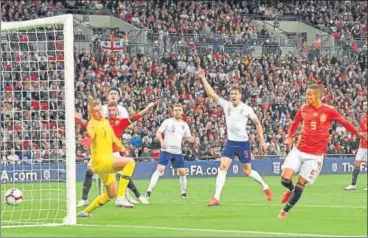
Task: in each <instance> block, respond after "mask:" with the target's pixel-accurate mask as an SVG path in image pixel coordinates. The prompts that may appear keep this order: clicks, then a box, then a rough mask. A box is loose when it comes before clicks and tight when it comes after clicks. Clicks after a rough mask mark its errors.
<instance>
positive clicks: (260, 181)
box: [249, 169, 268, 190]
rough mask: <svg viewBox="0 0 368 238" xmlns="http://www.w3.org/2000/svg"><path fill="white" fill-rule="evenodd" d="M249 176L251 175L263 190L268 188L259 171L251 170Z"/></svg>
mask: <svg viewBox="0 0 368 238" xmlns="http://www.w3.org/2000/svg"><path fill="white" fill-rule="evenodd" d="M249 177H252V178H253V179H254V180H255V181H256V182H257V183H259V184H261V185H262V188H263V190H266V189H268V185H267V183H265V181H264V180H263V179H262V177H261V175H259V173H258V172H257V171H255V170H253V169H252V170H251V171H250V174H249Z"/></svg>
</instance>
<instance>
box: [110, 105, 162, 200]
mask: <svg viewBox="0 0 368 238" xmlns="http://www.w3.org/2000/svg"><path fill="white" fill-rule="evenodd" d="M159 102H160V101H159V100H158V101H156V102H155V103H153V102H151V103H149V104H148V106H147V107H146V108H145V109H143V110H142V111H140V112H138V113H137V114H134V115H133V116H132V117H131V118H118V117H117V114H118V107H117V104H116V103H115V102H111V103H109V104H108V115H109V118H108V119H109V123H110V125H111V127H112V129H113V131H114V133H115V136H116V137H117V138H121V136H122V135H123V133H124V131H125V129H126V128H127V127H128V126H130V125H131V124H132V123H133V122H135V121H137V120H139V119H141V118H142V117H143V116H144V115H145V114H147V113H148V112H149V111H150V110H151V109H152V108H154V107H155V106H156V105H157V104H158V103H159ZM113 152H114V154H117V155H119V150H118V148H117V147H116V145H115V144H114V145H113ZM128 188H129V189H130V190H132V191H133V193H134V195H135V196H136V197H137V198H138V199H139V200H140V201H141V202H142V203H143V204H148V201H147V198H146V197H144V196H142V195H141V194H140V192H139V191H138V189H137V187H136V186H135V184H134V183H133V180H131V179H130V181H129V183H128ZM120 191H122V190H119V194H118V198H117V200H116V206H118V207H120V206H123V207H124V203H127V202H129V199H128V201H124V200H125V199H126V196H125V194H124V193H122V194H121V193H120ZM132 205H133V204H132Z"/></svg>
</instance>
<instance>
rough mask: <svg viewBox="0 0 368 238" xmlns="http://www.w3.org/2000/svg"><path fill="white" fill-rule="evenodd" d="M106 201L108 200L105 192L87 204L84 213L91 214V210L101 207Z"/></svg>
mask: <svg viewBox="0 0 368 238" xmlns="http://www.w3.org/2000/svg"><path fill="white" fill-rule="evenodd" d="M108 201H110V199H109V196H108V195H107V193H106V192H105V193H103V194H101V195H100V196H98V197H97V198H95V200H93V202H92V203H91V204H89V205H88V207H87V208H86V209H84V211H85V212H87V213H91V212H92V211H93V210H95V209H96V208H98V207H101V206H102V205H104V204H106V203H107V202H108Z"/></svg>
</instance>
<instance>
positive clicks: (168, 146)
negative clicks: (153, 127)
mask: <svg viewBox="0 0 368 238" xmlns="http://www.w3.org/2000/svg"><path fill="white" fill-rule="evenodd" d="M173 114H174V115H173V117H172V118H169V119H166V120H164V121H163V122H162V124H161V126H160V127H159V129H158V130H157V133H156V137H157V139H158V140H159V141H160V143H161V151H160V157H159V159H158V165H157V168H156V170H155V172H154V173H153V174H152V176H151V181H150V184H149V186H148V189H147V192H146V197H147V198H149V197H150V196H151V193H152V190H153V188H154V187H155V186H156V184H157V182H158V180H159V178H160V176H162V175H164V171H165V167H166V166H167V164H168V163H169V161H170V162H171V165H172V166H173V168H175V169H177V170H178V173H179V176H180V187H181V196H182V197H183V198H187V192H186V190H187V177H186V175H185V169H184V156H183V154H182V151H181V144H182V142H183V139H184V140H186V141H189V142H191V143H195V139H194V137H193V136H192V135H191V133H190V129H189V126H188V124H187V123H186V122H185V121H183V120H182V116H183V106H182V105H181V104H175V105H174V112H173ZM162 134H163V135H162Z"/></svg>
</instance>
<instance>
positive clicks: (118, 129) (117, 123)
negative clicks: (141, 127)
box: [109, 114, 141, 152]
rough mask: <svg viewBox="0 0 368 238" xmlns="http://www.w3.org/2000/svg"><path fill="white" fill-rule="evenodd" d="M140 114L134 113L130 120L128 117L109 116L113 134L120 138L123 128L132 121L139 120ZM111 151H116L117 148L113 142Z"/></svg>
mask: <svg viewBox="0 0 368 238" xmlns="http://www.w3.org/2000/svg"><path fill="white" fill-rule="evenodd" d="M140 118H141V116H140V115H139V114H135V115H133V116H132V121H131V120H130V119H129V118H117V117H116V118H109V123H110V126H111V127H112V130H113V131H114V133H115V136H116V137H117V138H118V139H120V138H121V136H122V135H123V133H124V131H125V129H126V128H127V127H128V126H129V125H130V124H132V122H135V121H137V120H139V119H140ZM112 151H113V152H118V151H119V149H118V148H117V146H116V145H115V144H113V145H112Z"/></svg>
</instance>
